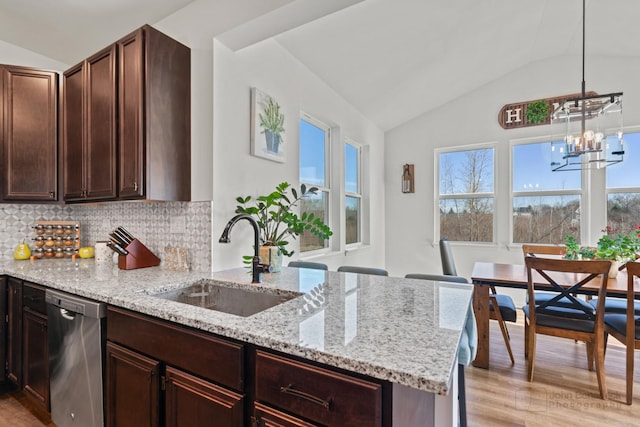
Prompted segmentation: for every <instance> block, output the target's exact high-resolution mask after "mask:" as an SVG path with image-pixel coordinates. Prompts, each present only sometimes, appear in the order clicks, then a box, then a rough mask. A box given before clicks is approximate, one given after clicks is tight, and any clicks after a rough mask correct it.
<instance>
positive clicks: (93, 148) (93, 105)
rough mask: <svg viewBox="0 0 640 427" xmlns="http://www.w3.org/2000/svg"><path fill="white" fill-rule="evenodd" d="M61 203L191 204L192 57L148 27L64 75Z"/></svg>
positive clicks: (140, 29) (175, 42) (182, 47)
mask: <svg viewBox="0 0 640 427" xmlns="http://www.w3.org/2000/svg"><path fill="white" fill-rule="evenodd" d="M64 83H65V84H64V90H63V109H64V112H65V119H64V124H63V131H64V134H63V135H64V136H63V140H64V156H63V157H64V199H65V201H71V202H77V201H95V200H135V199H146V200H177V201H189V200H191V113H190V106H191V51H190V49H189V48H188V47H186V46H184V45H182V44H180V43H179V42H177V41H175V40H173V39H172V38H170V37H168V36H166V35H165V34H163V33H161V32H159V31H157V30H156V29H154V28H152V27H150V26H148V25H145V26H143V27H142V28H139V29H138V30H136V31H134V32H133V33H131V34H129V35H127V36H126V37H123V38H122V39H121V40H119V41H117V42H116V43H115V44H113V45H112V46H110V47H108V48H106V49H104V50H102V51H101V52H99V53H98V54H96V55H94V56H92V57H91V58H89V59H87V60H85V61H83V62H82V63H80V64H78V65H76V66H75V67H73V68H71V69H69V70H67V71H66V72H65V73H64Z"/></svg>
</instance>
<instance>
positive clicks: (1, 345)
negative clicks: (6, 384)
mask: <svg viewBox="0 0 640 427" xmlns="http://www.w3.org/2000/svg"><path fill="white" fill-rule="evenodd" d="M3 319H7V321H6V322H5V321H4V320H3ZM8 320H9V314H8V312H7V278H6V277H0V382H3V381H4V380H6V379H7V372H6V369H4V367H5V366H7V351H8V350H7V346H6V345H5V343H8V342H9V341H7V326H8V324H9V323H8Z"/></svg>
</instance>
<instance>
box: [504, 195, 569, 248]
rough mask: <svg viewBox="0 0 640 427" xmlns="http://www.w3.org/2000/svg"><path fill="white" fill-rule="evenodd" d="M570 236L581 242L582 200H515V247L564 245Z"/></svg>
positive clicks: (525, 198)
mask: <svg viewBox="0 0 640 427" xmlns="http://www.w3.org/2000/svg"><path fill="white" fill-rule="evenodd" d="M567 234H571V235H573V236H574V237H575V238H576V240H578V242H580V196H578V195H571V196H537V197H514V198H513V242H514V243H554V244H556V243H564V237H565V236H566V235H567Z"/></svg>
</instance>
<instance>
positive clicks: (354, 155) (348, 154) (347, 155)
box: [344, 144, 359, 193]
mask: <svg viewBox="0 0 640 427" xmlns="http://www.w3.org/2000/svg"><path fill="white" fill-rule="evenodd" d="M344 146H345V151H344V190H345V191H346V192H347V193H358V192H359V191H358V189H359V185H358V170H359V168H358V151H359V150H358V148H356V147H354V146H353V145H351V144H345V145H344Z"/></svg>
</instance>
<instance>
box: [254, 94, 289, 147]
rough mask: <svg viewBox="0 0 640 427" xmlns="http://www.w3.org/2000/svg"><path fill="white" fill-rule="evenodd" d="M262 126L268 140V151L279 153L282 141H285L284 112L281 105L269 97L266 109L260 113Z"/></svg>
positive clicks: (259, 117)
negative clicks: (283, 135) (283, 137)
mask: <svg viewBox="0 0 640 427" xmlns="http://www.w3.org/2000/svg"><path fill="white" fill-rule="evenodd" d="M258 119H260V127H261V128H262V132H261V133H264V136H265V139H266V141H267V151H269V152H272V153H276V154H277V153H278V150H279V149H280V143H282V142H284V141H283V139H282V134H283V133H284V114H283V113H282V112H281V111H280V105H279V104H278V103H277V102H276V101H275V100H274V99H273V98H272V97H269V98H268V99H267V102H266V105H265V107H264V111H263V112H262V113H259V114H258Z"/></svg>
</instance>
